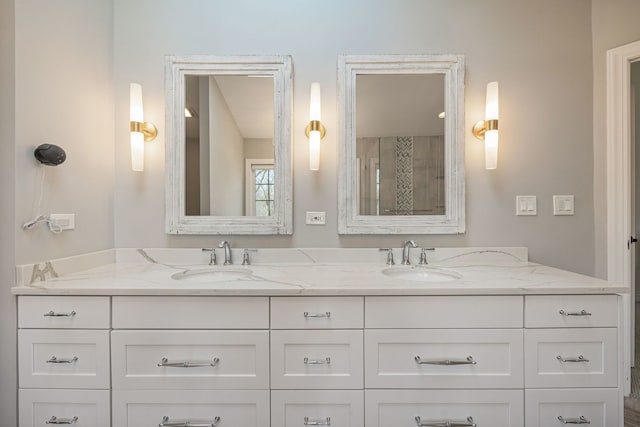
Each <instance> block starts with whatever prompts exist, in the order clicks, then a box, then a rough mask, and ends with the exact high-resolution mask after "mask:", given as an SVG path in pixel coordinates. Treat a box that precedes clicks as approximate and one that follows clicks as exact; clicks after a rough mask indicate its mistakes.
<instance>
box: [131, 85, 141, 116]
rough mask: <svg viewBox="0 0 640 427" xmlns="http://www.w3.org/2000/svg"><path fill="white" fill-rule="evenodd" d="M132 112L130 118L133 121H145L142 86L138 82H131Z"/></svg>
mask: <svg viewBox="0 0 640 427" xmlns="http://www.w3.org/2000/svg"><path fill="white" fill-rule="evenodd" d="M129 93H130V101H129V102H130V113H129V120H130V121H132V122H140V123H142V122H144V113H143V109H142V86H140V85H139V84H138V83H131V86H130V92H129Z"/></svg>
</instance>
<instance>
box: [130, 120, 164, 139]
mask: <svg viewBox="0 0 640 427" xmlns="http://www.w3.org/2000/svg"><path fill="white" fill-rule="evenodd" d="M129 132H140V133H141V134H143V135H144V140H145V142H150V141H153V140H154V139H156V136H158V129H157V128H156V127H155V125H154V124H153V123H149V122H144V123H143V122H129Z"/></svg>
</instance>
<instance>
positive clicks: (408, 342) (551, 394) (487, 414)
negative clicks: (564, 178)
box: [18, 292, 622, 427]
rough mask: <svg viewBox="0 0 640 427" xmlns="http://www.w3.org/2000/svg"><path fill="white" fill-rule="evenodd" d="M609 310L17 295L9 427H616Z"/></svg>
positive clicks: (553, 303) (396, 301)
mask: <svg viewBox="0 0 640 427" xmlns="http://www.w3.org/2000/svg"><path fill="white" fill-rule="evenodd" d="M405 294H406V292H405ZM619 298H620V297H619V296H617V295H506V296H505V295H503V296H491V295H455V296H430V295H422V296H415V295H410V296H407V295H398V296H370V295H361V296H315V295H309V296H258V297H256V296H250V295H247V296H204V295H203V296H101V297H72V296H49V295H47V296H20V297H19V298H18V305H19V314H18V322H19V328H20V330H19V333H18V336H19V352H20V354H19V357H20V359H19V360H20V366H19V376H20V378H19V381H20V392H19V395H20V427H33V426H43V427H44V426H48V425H52V424H53V425H55V424H71V425H73V426H74V427H78V426H92V427H96V426H97V427H110V426H114V427H115V426H118V427H138V426H144V425H148V426H156V425H157V426H161V427H166V426H175V425H199V426H200V425H202V426H218V427H223V426H234V427H236V426H237V427H264V426H269V425H271V426H272V427H293V426H333V427H365V426H366V427H396V426H407V427H409V426H416V427H419V426H432V425H460V426H464V425H468V426H472V425H477V426H478V427H484V426H492V427H493V426H495V427H553V426H556V425H557V426H562V425H565V424H588V425H590V426H591V427H605V426H606V427H614V426H620V425H621V423H622V392H621V389H620V361H619V357H620V351H619V335H620V334H619V332H620V329H619V328H620V327H619V323H618V322H619V320H618V319H619V303H620V302H619ZM447 423H448V424H447Z"/></svg>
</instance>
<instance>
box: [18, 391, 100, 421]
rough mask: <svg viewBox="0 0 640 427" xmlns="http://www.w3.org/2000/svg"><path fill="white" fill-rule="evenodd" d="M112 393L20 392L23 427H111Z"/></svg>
mask: <svg viewBox="0 0 640 427" xmlns="http://www.w3.org/2000/svg"><path fill="white" fill-rule="evenodd" d="M109 394H110V393H109V391H108V390H20V393H19V400H20V427H51V426H55V425H57V424H56V423H58V424H60V423H63V424H71V425H72V426H73V427H110V426H111V417H110V415H111V411H110V408H109V398H110V396H109Z"/></svg>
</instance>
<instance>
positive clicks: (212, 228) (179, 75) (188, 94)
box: [166, 56, 292, 234]
mask: <svg viewBox="0 0 640 427" xmlns="http://www.w3.org/2000/svg"><path fill="white" fill-rule="evenodd" d="M166 76H167V96H166V101H167V141H166V147H167V150H166V162H167V164H166V166H167V167H166V171H167V172H166V173H167V185H166V187H167V188H166V190H167V204H166V231H167V233H171V234H291V232H292V227H291V216H292V212H291V209H292V206H291V205H292V203H291V186H292V185H291V78H292V77H291V58H290V57H287V56H268V57H264V56H246V57H243V56H230V57H226V56H215V57H212V56H170V57H167V63H166Z"/></svg>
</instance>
